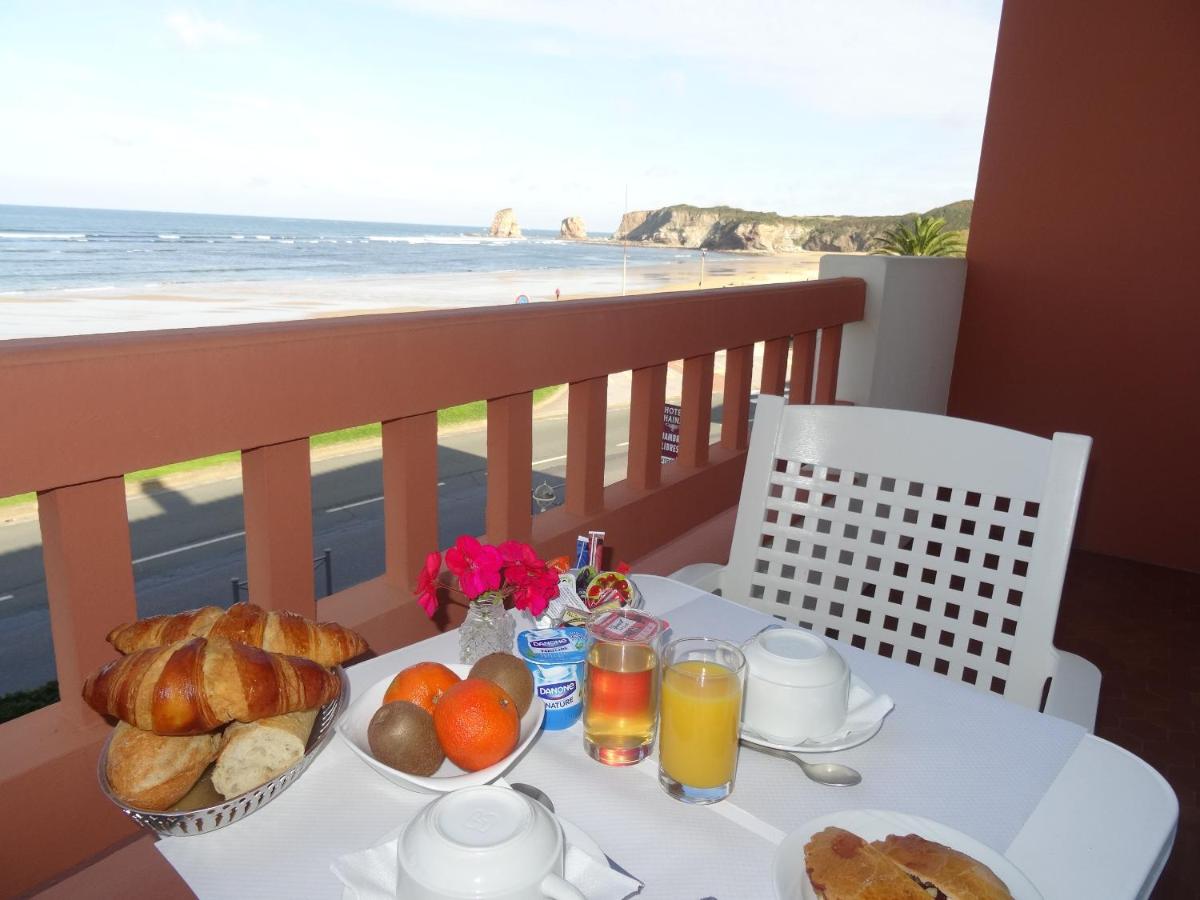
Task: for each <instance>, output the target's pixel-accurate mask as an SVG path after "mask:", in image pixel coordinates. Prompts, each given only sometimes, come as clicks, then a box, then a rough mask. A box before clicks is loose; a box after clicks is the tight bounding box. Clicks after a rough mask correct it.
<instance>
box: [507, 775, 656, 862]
mask: <svg viewBox="0 0 1200 900" xmlns="http://www.w3.org/2000/svg"><path fill="white" fill-rule="evenodd" d="M509 787H510V788H512V789H513V790H514V791H516V792H517V793H518V794H524V795H525V796H526V797H528V798H529V799H530V800H535V801H537V802H538V803H540V804H542V806H544V807H546V809H548V810H550V812H554V801H553V800H551V799H550V795H549V794H547V793H546V792H545V791H543V790H542V789H541V788H535V787H534V786H533V785H532V784H525V783H524V782H522V781H515V782H512V783H510V784H509ZM601 852H603V851H601ZM604 858H605V859H606V860H608V866H609V868H610V869H612V870H613V871H615V872H620V873H621V874H622V875H624V876H625V877H627V878H632V879H633V880H634V881H636V882H638V883H642V884H644V882H642V880H641V879H640V878H638V877H637V876H636V875H634V874H633V873H632V872H630V871H629V870H628V869H626V868H625V867H624V866H622V865H621V864H620V863H618V862H617V861H616V860H615V859H613V858H612V857H611V856H609V855H608V854H607V853H605V854H604Z"/></svg>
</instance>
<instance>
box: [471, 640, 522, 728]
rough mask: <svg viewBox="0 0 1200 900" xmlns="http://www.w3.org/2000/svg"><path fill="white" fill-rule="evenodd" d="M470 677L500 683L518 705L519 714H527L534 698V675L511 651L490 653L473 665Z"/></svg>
mask: <svg viewBox="0 0 1200 900" xmlns="http://www.w3.org/2000/svg"><path fill="white" fill-rule="evenodd" d="M468 677H469V678H486V679H487V680H488V681H490V682H492V683H493V684H498V685H500V687H502V688H503V689H504V691H505V692H506V693H507V694H508V696H510V697H512V699H513V703H515V704H516V705H517V716H518V717H520V716H523V715H525V710H527V709H529V704H530V702H531V701H532V700H533V675H532V674H530V672H529V667H528V666H526V665H525V663H524V662H522V661H521V660H520V659H518V658H517V657H515V656H513V655H512V654H511V653H489V654H488V655H487V656H485V657H483V658H482V659H480V660H479V661H478V662H476V663H475V665H473V666H471V674H470V675H469V676H468Z"/></svg>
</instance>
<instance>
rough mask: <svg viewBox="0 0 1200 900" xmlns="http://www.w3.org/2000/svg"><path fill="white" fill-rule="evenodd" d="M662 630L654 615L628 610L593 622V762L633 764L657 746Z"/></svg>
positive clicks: (586, 714) (589, 731) (588, 740)
mask: <svg viewBox="0 0 1200 900" xmlns="http://www.w3.org/2000/svg"><path fill="white" fill-rule="evenodd" d="M662 630H663V623H662V622H661V621H660V620H658V619H656V618H654V616H651V615H647V614H646V613H644V612H640V611H639V610H636V609H629V608H627V607H626V608H622V609H615V610H608V611H606V612H602V613H600V614H599V615H597V616H596V617H595V618H594V619H592V621H591V622H590V623H589V624H588V654H587V683H586V684H587V686H586V688H585V691H584V700H583V747H584V750H586V751H587V754H588V756H590V757H592V759H595V760H598V761H600V762H602V763H604V764H605V765H609V766H629V765H633V764H634V763H637V762H641V761H642V760H643V759H645V758H646V757H647V756H649V755H650V751H651V750H652V749H653V748H654V734H655V724H656V720H657V718H658V637H659V634H660V633H661V631H662Z"/></svg>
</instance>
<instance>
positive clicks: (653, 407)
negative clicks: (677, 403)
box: [628, 363, 667, 491]
mask: <svg viewBox="0 0 1200 900" xmlns="http://www.w3.org/2000/svg"><path fill="white" fill-rule="evenodd" d="M666 396H667V364H666V363H662V364H660V365H657V366H647V367H646V368H644V369H634V370H633V385H632V387H631V389H630V393H629V464H628V472H629V475H628V477H629V483H630V484H631V485H632V486H633V487H635V488H637V489H638V490H642V491H648V490H652V489H654V488H656V487H658V485H659V483H660V482H661V480H662V432H663V407H664V406H665V405H666Z"/></svg>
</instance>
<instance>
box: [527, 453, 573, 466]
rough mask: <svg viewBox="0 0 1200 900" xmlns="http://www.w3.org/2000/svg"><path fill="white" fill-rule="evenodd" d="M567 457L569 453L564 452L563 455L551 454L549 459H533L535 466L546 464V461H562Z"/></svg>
mask: <svg viewBox="0 0 1200 900" xmlns="http://www.w3.org/2000/svg"><path fill="white" fill-rule="evenodd" d="M566 458H567V454H565V453H564V454H563V455H562V456H551V457H550V458H549V459H535V460H534V461H533V464H534V465H535V466H544V465H546V463H552V462H560V461H561V460H564V459H566Z"/></svg>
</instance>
